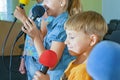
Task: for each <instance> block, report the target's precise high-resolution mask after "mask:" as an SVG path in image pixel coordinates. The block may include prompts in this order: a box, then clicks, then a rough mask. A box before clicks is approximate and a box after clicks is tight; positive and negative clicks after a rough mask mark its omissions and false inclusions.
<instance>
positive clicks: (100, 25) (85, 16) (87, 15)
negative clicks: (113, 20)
mask: <svg viewBox="0 0 120 80" xmlns="http://www.w3.org/2000/svg"><path fill="white" fill-rule="evenodd" d="M64 28H65V30H75V31H81V30H82V31H84V32H85V33H86V34H96V35H97V36H99V39H100V40H102V39H103V37H104V36H105V34H106V33H107V30H108V26H107V23H106V21H105V20H104V18H103V17H102V15H101V14H99V13H97V12H95V11H86V12H82V13H78V14H76V15H74V16H72V17H70V18H69V19H68V21H67V22H66V23H65V27H64Z"/></svg>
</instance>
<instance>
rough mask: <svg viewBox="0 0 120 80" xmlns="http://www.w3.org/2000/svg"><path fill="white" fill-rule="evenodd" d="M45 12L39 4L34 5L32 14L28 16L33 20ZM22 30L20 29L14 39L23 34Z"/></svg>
mask: <svg viewBox="0 0 120 80" xmlns="http://www.w3.org/2000/svg"><path fill="white" fill-rule="evenodd" d="M44 13H45V9H44V7H43V6H41V5H36V6H35V7H34V8H33V9H32V16H31V17H30V18H31V19H32V20H33V21H35V20H36V19H37V18H40V17H42V16H43V15H44ZM23 33H24V32H23V31H20V32H19V34H18V36H17V38H16V40H18V39H19V38H20V37H21V36H22V35H23Z"/></svg>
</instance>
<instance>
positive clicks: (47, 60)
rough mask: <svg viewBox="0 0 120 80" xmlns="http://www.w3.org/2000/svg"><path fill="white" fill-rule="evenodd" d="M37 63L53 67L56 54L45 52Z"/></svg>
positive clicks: (50, 51) (55, 61) (49, 51)
mask: <svg viewBox="0 0 120 80" xmlns="http://www.w3.org/2000/svg"><path fill="white" fill-rule="evenodd" d="M39 62H40V63H41V64H42V65H44V66H47V67H54V66H55V65H56V63H57V54H56V53H55V52H54V51H52V50H45V51H44V52H43V53H42V54H41V56H40V58H39Z"/></svg>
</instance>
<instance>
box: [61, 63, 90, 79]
mask: <svg viewBox="0 0 120 80" xmlns="http://www.w3.org/2000/svg"><path fill="white" fill-rule="evenodd" d="M73 62H74V61H72V62H71V63H70V64H69V66H68V67H67V69H66V70H65V72H64V75H63V77H62V79H61V80H92V78H91V77H90V76H89V74H88V73H87V71H86V64H85V63H83V64H78V65H76V64H73Z"/></svg>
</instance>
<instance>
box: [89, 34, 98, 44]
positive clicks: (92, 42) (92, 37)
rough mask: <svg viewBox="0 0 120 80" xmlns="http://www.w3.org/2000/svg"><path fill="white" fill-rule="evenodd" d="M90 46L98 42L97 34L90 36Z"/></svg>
mask: <svg viewBox="0 0 120 80" xmlns="http://www.w3.org/2000/svg"><path fill="white" fill-rule="evenodd" d="M90 39H91V42H90V46H94V45H95V44H96V43H97V42H98V36H97V35H95V34H92V35H90Z"/></svg>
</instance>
